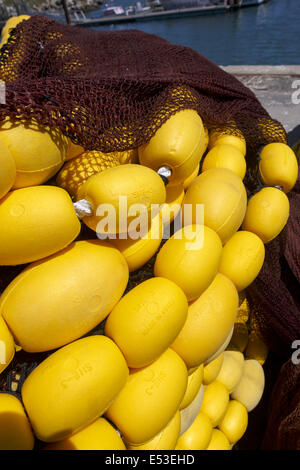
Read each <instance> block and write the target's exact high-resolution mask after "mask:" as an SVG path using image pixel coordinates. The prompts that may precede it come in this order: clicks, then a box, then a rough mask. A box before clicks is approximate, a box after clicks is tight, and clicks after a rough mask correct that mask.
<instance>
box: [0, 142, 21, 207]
mask: <svg viewBox="0 0 300 470" xmlns="http://www.w3.org/2000/svg"><path fill="white" fill-rule="evenodd" d="M16 174H17V173H16V164H15V161H14V159H13V157H12V154H11V153H10V151H9V150H8V148H7V146H6V145H5V144H4V143H3V142H1V141H0V199H1V198H2V197H3V196H5V195H6V194H7V193H8V191H10V189H11V188H12V187H13V185H14V183H15V179H16Z"/></svg>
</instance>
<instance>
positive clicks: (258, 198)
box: [243, 187, 290, 243]
mask: <svg viewBox="0 0 300 470" xmlns="http://www.w3.org/2000/svg"><path fill="white" fill-rule="evenodd" d="M289 210H290V204H289V200H288V198H287V196H286V194H285V193H284V192H283V191H280V189H277V188H270V187H268V188H263V189H261V190H260V191H258V192H257V193H256V194H254V196H253V197H252V198H251V199H250V201H249V203H248V207H247V211H246V215H245V219H244V221H243V230H248V231H249V232H253V233H255V234H256V235H257V236H258V237H260V238H261V239H262V241H263V242H264V243H268V242H270V241H271V240H273V239H274V238H275V237H277V235H279V233H280V232H281V231H282V229H283V228H284V226H285V224H286V223H287V220H288V217H289Z"/></svg>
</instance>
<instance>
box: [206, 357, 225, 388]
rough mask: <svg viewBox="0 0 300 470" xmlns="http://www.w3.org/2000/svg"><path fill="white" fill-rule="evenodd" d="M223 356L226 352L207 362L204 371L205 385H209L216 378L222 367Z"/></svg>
mask: <svg viewBox="0 0 300 470" xmlns="http://www.w3.org/2000/svg"><path fill="white" fill-rule="evenodd" d="M223 357H224V353H221V354H219V356H218V357H216V358H215V359H213V360H212V361H209V362H207V363H206V364H205V366H204V372H203V384H204V385H209V384H211V383H212V382H213V381H214V380H215V379H216V377H217V375H218V373H219V372H220V370H221V367H222V363H223Z"/></svg>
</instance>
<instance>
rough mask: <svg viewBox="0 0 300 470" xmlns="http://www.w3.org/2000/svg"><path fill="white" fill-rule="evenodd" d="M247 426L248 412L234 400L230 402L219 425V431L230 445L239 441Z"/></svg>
mask: <svg viewBox="0 0 300 470" xmlns="http://www.w3.org/2000/svg"><path fill="white" fill-rule="evenodd" d="M247 426H248V412H247V410H246V408H245V406H244V405H243V404H242V403H240V402H239V401H236V400H230V401H229V405H228V408H227V410H226V413H225V416H224V418H223V419H222V421H221V422H220V423H219V428H220V430H221V431H222V432H223V433H224V434H225V436H226V437H227V439H228V440H229V442H230V444H235V443H236V442H237V441H239V440H240V439H241V438H242V437H243V435H244V434H245V432H246V429H247Z"/></svg>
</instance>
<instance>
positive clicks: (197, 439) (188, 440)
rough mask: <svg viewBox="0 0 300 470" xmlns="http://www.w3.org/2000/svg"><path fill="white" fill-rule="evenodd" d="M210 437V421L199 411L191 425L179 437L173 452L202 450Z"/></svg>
mask: <svg viewBox="0 0 300 470" xmlns="http://www.w3.org/2000/svg"><path fill="white" fill-rule="evenodd" d="M211 436H212V425H211V422H210V419H209V418H208V417H207V416H206V414H204V413H202V412H201V411H200V413H199V414H198V415H197V417H196V419H195V421H194V422H193V423H192V425H191V426H190V427H189V428H188V429H187V430H186V431H185V433H183V434H182V435H181V436H180V437H179V439H178V441H177V444H176V447H175V450H204V449H206V447H207V446H208V444H209V442H210V439H211Z"/></svg>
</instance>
